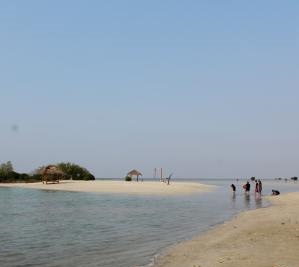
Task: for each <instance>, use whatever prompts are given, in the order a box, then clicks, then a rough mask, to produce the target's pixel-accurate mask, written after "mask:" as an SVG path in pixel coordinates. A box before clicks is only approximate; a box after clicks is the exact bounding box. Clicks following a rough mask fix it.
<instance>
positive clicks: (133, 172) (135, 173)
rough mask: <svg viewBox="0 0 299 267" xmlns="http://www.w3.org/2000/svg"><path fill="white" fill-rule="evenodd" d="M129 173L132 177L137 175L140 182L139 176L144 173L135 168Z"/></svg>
mask: <svg viewBox="0 0 299 267" xmlns="http://www.w3.org/2000/svg"><path fill="white" fill-rule="evenodd" d="M127 175H128V176H130V177H131V178H132V177H133V176H136V179H137V182H138V178H139V176H142V173H141V172H139V171H137V170H135V169H134V170H132V171H130V172H128V174H127Z"/></svg>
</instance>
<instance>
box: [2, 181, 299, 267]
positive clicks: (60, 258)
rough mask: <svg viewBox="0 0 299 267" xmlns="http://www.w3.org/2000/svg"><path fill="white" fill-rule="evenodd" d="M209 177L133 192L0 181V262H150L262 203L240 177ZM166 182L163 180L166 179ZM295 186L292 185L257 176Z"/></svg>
mask: <svg viewBox="0 0 299 267" xmlns="http://www.w3.org/2000/svg"><path fill="white" fill-rule="evenodd" d="M194 181H199V182H202V183H210V184H216V185H218V187H217V188H216V190H215V191H214V192H210V193H202V194H193V195H189V196H133V195H112V194H95V193H74V192H61V191H47V190H32V189H20V188H1V187H0V266H1V267H16V266H22V267H25V266H30V267H31V266H44V267H54V266H57V267H58V266H65V267H68V266H72V267H76V266H78V267H79V266H86V267H94V266H98V267H132V266H143V265H147V264H149V263H150V262H152V261H153V259H154V257H155V255H157V254H159V253H161V252H162V251H163V249H164V248H166V247H167V246H170V245H173V244H175V243H177V242H180V241H183V240H186V239H189V238H191V237H193V236H194V235H197V234H198V233H200V232H202V231H206V230H208V229H210V228H211V227H213V226H215V225H217V224H219V223H222V222H223V221H225V220H228V219H229V218H231V217H232V216H233V215H235V214H236V213H238V212H240V211H243V210H247V209H255V208H261V207H265V206H267V205H268V203H267V201H265V200H264V199H262V198H256V197H255V195H254V194H253V193H252V194H251V195H250V196H245V195H244V194H243V192H242V190H241V185H242V184H243V183H244V181H239V182H235V184H237V193H236V195H235V196H233V195H232V193H231V192H230V188H229V185H230V184H231V183H232V182H233V181H232V180H192V182H194ZM170 186H171V185H170ZM272 188H275V189H278V190H280V191H281V192H282V193H283V192H291V191H298V188H299V186H298V184H294V183H291V182H289V183H284V182H274V181H273V182H264V193H265V194H270V192H271V189H272Z"/></svg>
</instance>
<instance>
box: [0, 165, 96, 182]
mask: <svg viewBox="0 0 299 267" xmlns="http://www.w3.org/2000/svg"><path fill="white" fill-rule="evenodd" d="M55 165H56V166H57V167H58V169H60V170H61V171H62V172H63V173H64V176H63V179H65V180H95V177H94V175H93V174H91V173H90V172H89V171H88V170H87V169H86V168H84V167H82V166H79V165H77V164H74V163H70V162H60V163H57V164H55ZM43 168H44V166H42V167H39V168H37V169H36V170H35V171H33V172H32V173H30V174H28V173H19V172H16V171H15V170H14V168H13V165H12V163H11V161H8V162H6V163H2V164H1V165H0V183H15V182H25V183H32V182H40V181H42V174H41V171H40V170H42V169H43Z"/></svg>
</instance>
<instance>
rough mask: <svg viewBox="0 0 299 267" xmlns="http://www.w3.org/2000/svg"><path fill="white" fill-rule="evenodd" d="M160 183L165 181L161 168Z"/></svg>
mask: <svg viewBox="0 0 299 267" xmlns="http://www.w3.org/2000/svg"><path fill="white" fill-rule="evenodd" d="M160 181H161V182H162V181H163V170H162V168H161V177H160Z"/></svg>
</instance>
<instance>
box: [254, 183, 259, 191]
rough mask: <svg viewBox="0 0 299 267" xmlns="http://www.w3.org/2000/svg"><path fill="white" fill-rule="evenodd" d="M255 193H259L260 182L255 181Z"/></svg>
mask: <svg viewBox="0 0 299 267" xmlns="http://www.w3.org/2000/svg"><path fill="white" fill-rule="evenodd" d="M255 193H256V194H257V193H259V183H258V181H255Z"/></svg>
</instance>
